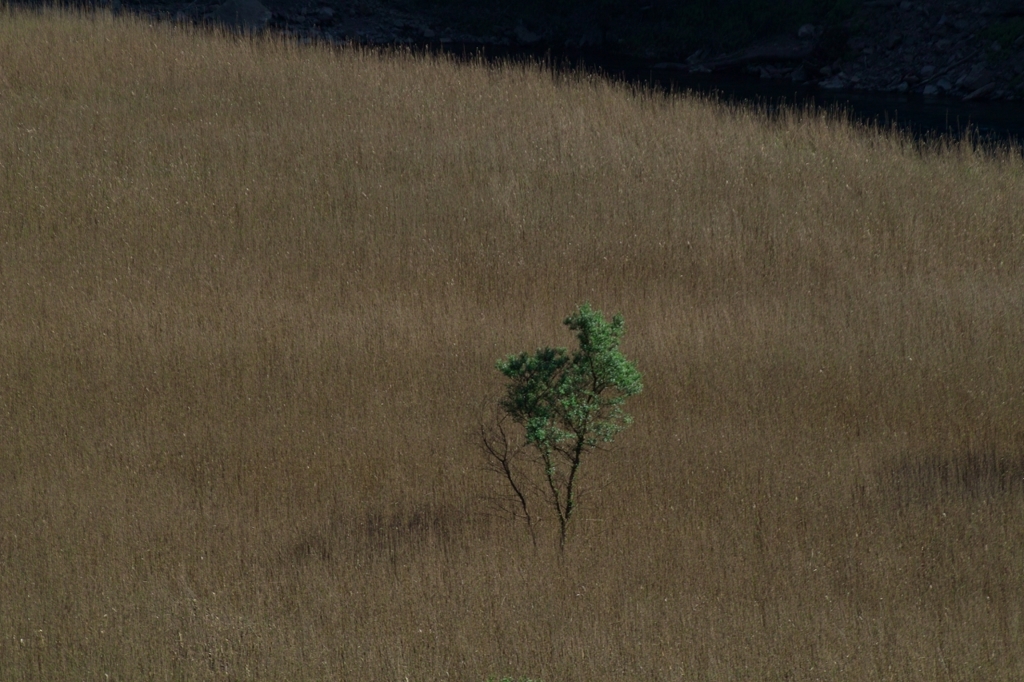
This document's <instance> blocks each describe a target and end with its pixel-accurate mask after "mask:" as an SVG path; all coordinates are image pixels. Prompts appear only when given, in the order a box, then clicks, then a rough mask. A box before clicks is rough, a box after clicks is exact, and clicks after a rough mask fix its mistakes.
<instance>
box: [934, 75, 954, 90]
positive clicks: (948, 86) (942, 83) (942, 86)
mask: <svg viewBox="0 0 1024 682" xmlns="http://www.w3.org/2000/svg"><path fill="white" fill-rule="evenodd" d="M935 86H936V87H937V88H938V89H939V90H942V91H943V92H949V91H950V90H952V89H953V84H952V83H950V82H949V81H948V80H946V79H945V78H940V79H939V82H938V83H936V84H935Z"/></svg>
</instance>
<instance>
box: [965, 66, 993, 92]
mask: <svg viewBox="0 0 1024 682" xmlns="http://www.w3.org/2000/svg"><path fill="white" fill-rule="evenodd" d="M993 80H994V77H993V76H992V72H991V71H989V70H988V69H987V68H986V67H985V65H984V64H975V65H974V67H973V68H971V70H970V72H969V73H968V74H967V75H966V76H962V77H960V78H958V79H957V81H956V84H957V87H961V88H963V89H964V90H968V91H974V90H978V89H979V88H982V87H984V86H986V85H988V84H989V83H991V82H992V81H993Z"/></svg>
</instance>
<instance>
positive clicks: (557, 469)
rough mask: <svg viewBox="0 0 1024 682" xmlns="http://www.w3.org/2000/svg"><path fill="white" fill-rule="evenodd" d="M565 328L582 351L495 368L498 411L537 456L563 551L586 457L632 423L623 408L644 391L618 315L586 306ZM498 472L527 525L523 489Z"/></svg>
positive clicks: (524, 357)
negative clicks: (500, 390) (501, 386)
mask: <svg viewBox="0 0 1024 682" xmlns="http://www.w3.org/2000/svg"><path fill="white" fill-rule="evenodd" d="M564 324H565V325H566V326H567V327H568V328H569V329H571V330H572V331H575V332H576V338H577V340H578V342H579V348H578V349H577V350H576V351H574V352H573V353H571V354H570V353H569V352H568V351H567V350H566V349H565V348H550V347H545V348H540V349H538V350H537V352H536V353H533V354H531V353H527V352H523V353H520V354H519V355H511V356H509V357H507V358H505V359H504V360H500V361H498V363H497V367H498V369H499V370H500V371H501V373H502V374H504V375H505V376H506V377H507V378H508V379H509V383H508V386H507V387H506V393H505V397H504V399H503V400H502V401H501V408H502V409H503V410H504V411H505V413H506V414H507V415H508V416H509V417H511V418H512V420H513V421H514V422H516V423H518V424H520V425H522V426H523V427H524V429H525V432H526V444H527V445H529V446H532V447H533V448H535V449H536V450H537V451H538V452H539V454H540V461H541V462H542V463H543V468H544V478H545V481H546V483H547V493H548V502H549V504H550V505H551V506H552V507H553V508H554V509H555V511H556V512H557V514H558V519H559V525H560V530H561V544H562V546H563V547H564V545H565V538H566V532H567V527H568V523H569V521H570V519H571V518H572V514H573V511H574V510H575V508H576V503H577V489H576V482H577V481H576V476H577V473H578V472H579V467H580V463H581V461H582V455H583V453H584V452H585V451H587V450H589V449H592V448H596V447H598V446H600V445H601V444H603V443H608V442H611V440H612V439H613V438H614V437H615V435H616V434H617V433H618V432H619V431H621V430H622V429H624V428H625V427H626V426H628V425H629V424H630V423H631V422H632V418H631V417H630V416H629V415H628V414H626V413H625V412H624V411H623V410H622V405H623V403H625V401H626V399H627V398H629V397H631V396H634V395H636V394H637V393H639V392H640V391H641V390H642V389H643V384H642V380H641V376H640V372H639V371H637V369H636V367H635V366H634V365H633V364H632V363H631V362H630V361H629V360H627V359H626V357H625V356H624V355H623V354H622V352H621V351H619V342H620V341H621V339H622V336H623V334H624V333H625V322H624V321H623V318H622V316H621V315H616V316H614V317H613V318H612V320H611V322H608V321H606V320H605V319H604V316H603V315H602V314H601V312H600V311H598V310H594V309H593V308H591V307H590V305H589V304H584V305H582V306H579V307H578V308H577V310H576V312H575V313H574V314H572V315H570V316H569V317H567V318H565V321H564ZM492 454H493V450H492ZM498 459H499V461H500V458H498ZM503 473H504V474H505V475H506V477H508V478H509V483H510V484H511V485H512V487H513V489H514V490H515V491H516V494H517V495H518V496H519V499H520V501H521V503H522V506H523V511H524V512H526V516H527V519H529V518H530V517H529V512H528V510H527V503H526V500H525V499H524V496H523V495H522V494H521V492H520V491H521V490H522V489H523V487H522V486H520V485H518V484H517V482H516V481H515V480H513V472H512V471H511V469H510V467H509V466H503Z"/></svg>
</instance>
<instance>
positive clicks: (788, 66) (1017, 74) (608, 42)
mask: <svg viewBox="0 0 1024 682" xmlns="http://www.w3.org/2000/svg"><path fill="white" fill-rule="evenodd" d="M102 1H103V2H105V3H107V4H106V6H107V7H109V8H110V9H112V10H114V11H131V12H136V13H140V14H143V15H148V16H151V17H153V18H157V19H164V20H175V21H186V22H200V23H201V22H214V23H223V24H229V25H233V26H235V27H240V28H243V29H246V30H275V31H279V32H282V33H286V34H289V35H293V36H296V37H297V38H299V39H302V40H329V41H332V42H337V43H350V42H357V43H361V44H370V45H396V44H397V45H402V44H416V45H424V44H442V45H443V44H446V43H451V44H469V45H483V46H488V45H491V46H509V47H516V46H520V47H526V48H535V49H537V50H538V51H539V52H542V51H544V50H547V49H550V50H558V51H562V50H577V51H585V52H586V53H587V54H588V55H589V56H590V57H592V58H593V57H597V58H598V59H599V58H600V55H601V54H602V53H603V52H607V53H608V54H614V55H616V56H617V57H619V58H621V57H623V56H628V57H631V58H634V59H636V60H637V61H638V63H643V64H646V65H648V66H652V67H654V68H660V69H668V70H682V71H689V72H714V71H746V72H750V73H756V74H759V75H760V77H761V78H765V79H788V80H792V81H794V82H798V83H805V84H809V85H817V87H819V88H822V89H829V90H846V89H850V90H866V91H875V92H894V91H895V92H914V93H920V94H922V95H924V96H926V97H929V96H934V97H956V98H960V99H964V100H981V99H997V100H1024V0H993V1H990V2H985V1H984V0H982V1H980V2H979V1H970V0H917V1H916V2H914V1H909V0H865V1H864V2H862V3H861V4H860V6H859V7H858V8H857V9H856V10H855V11H854V13H853V14H852V16H849V17H848V18H847V19H845V20H844V21H842V22H841V23H837V24H833V25H828V26H823V25H819V26H815V25H811V24H806V25H804V26H801V27H798V28H795V29H794V30H793V32H792V35H783V36H777V37H775V38H773V39H771V40H768V41H764V42H759V43H756V44H753V45H749V46H747V47H745V48H743V49H741V50H738V51H731V52H728V53H720V52H716V51H714V50H713V49H708V48H705V49H700V50H696V51H694V52H692V53H689V54H685V53H681V52H680V51H676V52H674V53H673V51H672V50H671V49H669V50H666V49H664V48H662V49H659V50H655V49H650V48H649V47H644V46H636V45H629V44H628V41H626V40H625V39H623V38H620V37H617V36H618V35H625V33H623V31H628V29H629V28H631V27H629V26H624V25H622V22H620V25H619V26H617V27H615V28H612V29H609V28H608V27H607V25H606V26H604V27H602V26H600V25H598V23H597V22H596V21H594V20H592V19H589V18H588V17H586V16H575V17H571V18H570V20H569V21H568V23H566V22H564V21H563V22H562V23H560V24H559V25H558V26H557V27H555V26H548V25H545V23H544V21H543V20H537V19H536V18H533V20H529V19H525V20H524V18H523V17H515V16H510V15H509V14H508V13H504V14H493V13H492V14H488V12H487V10H485V9H480V10H475V11H474V10H470V11H467V9H466V7H467V6H466V5H463V6H462V7H461V8H460V9H459V10H457V11H456V10H451V9H449V10H447V11H445V10H444V9H441V8H439V7H438V6H436V5H435V6H434V8H433V9H430V10H424V9H419V10H417V9H416V7H417V5H415V4H413V3H411V2H408V1H406V2H403V1H402V0H226V1H225V2H216V1H214V2H211V1H209V0H192V2H180V1H176V0H102ZM481 4H483V3H481ZM469 7H472V5H469ZM631 21H633V22H636V23H638V22H642V21H644V19H643V17H642V15H641V16H638V17H636V18H634V19H632V20H631ZM633 33H634V34H635V33H636V32H635V31H634V32H633ZM684 49H685V46H684ZM686 52H689V50H686Z"/></svg>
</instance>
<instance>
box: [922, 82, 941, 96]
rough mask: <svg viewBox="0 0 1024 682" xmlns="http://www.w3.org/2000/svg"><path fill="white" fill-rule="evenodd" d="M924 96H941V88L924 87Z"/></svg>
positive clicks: (933, 86)
mask: <svg viewBox="0 0 1024 682" xmlns="http://www.w3.org/2000/svg"><path fill="white" fill-rule="evenodd" d="M922 94H923V95H924V96H925V97H932V96H935V95H937V94H939V88H938V87H937V86H935V85H926V86H924V91H923V92H922Z"/></svg>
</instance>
